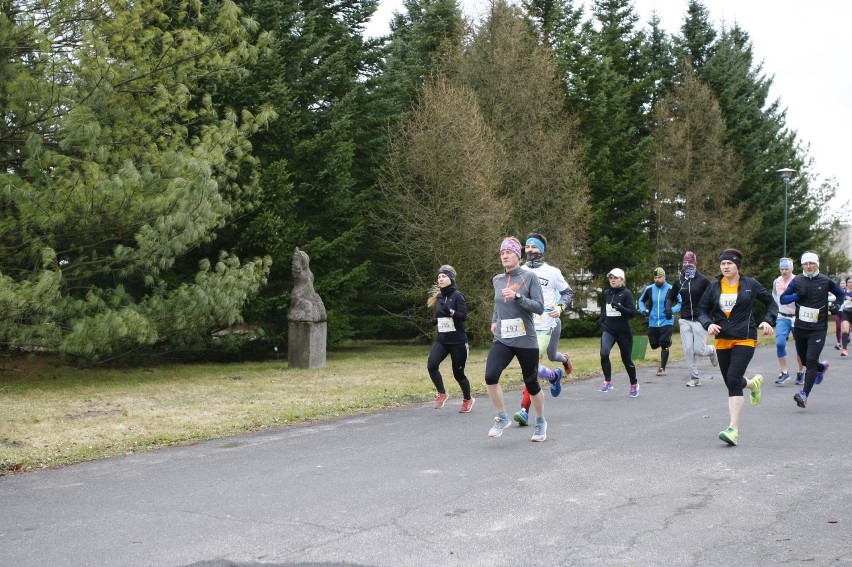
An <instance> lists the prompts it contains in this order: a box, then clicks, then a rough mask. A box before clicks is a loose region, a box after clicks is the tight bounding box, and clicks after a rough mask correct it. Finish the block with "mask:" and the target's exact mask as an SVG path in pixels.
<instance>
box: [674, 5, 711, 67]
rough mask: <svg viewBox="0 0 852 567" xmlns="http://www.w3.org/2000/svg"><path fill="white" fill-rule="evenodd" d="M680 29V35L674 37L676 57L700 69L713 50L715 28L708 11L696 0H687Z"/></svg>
mask: <svg viewBox="0 0 852 567" xmlns="http://www.w3.org/2000/svg"><path fill="white" fill-rule="evenodd" d="M680 31H681V34H682V35H681V36H676V37H675V38H674V46H675V47H674V49H675V53H676V56H677V58H678V59H679V60H681V61H689V62H690V63H691V64H692V66H693V68H695V69H701V68H702V67H704V65H705V64H707V60H708V59H710V57H711V56H712V55H713V53H714V51H715V42H716V30H715V29H714V28H713V24H712V23H710V12H709V11H708V10H707V8H706V7H705V6H704V5H703V4H702V3H701V2H698V0H689V5H688V6H687V8H686V17H685V18H684V21H683V25H682V26H681V27H680Z"/></svg>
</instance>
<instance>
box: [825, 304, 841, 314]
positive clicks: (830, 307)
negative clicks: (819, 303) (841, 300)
mask: <svg viewBox="0 0 852 567" xmlns="http://www.w3.org/2000/svg"><path fill="white" fill-rule="evenodd" d="M828 312H829V313H831V314H832V315H837V314H838V313H839V312H840V306H839V305H837V304H836V303H834V302H831V303H829V304H828Z"/></svg>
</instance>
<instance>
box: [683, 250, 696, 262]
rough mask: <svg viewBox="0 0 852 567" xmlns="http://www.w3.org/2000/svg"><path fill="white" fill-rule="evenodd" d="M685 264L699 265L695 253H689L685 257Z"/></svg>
mask: <svg viewBox="0 0 852 567" xmlns="http://www.w3.org/2000/svg"><path fill="white" fill-rule="evenodd" d="M683 263H684V264H692V265H693V266H697V265H698V258H697V257H696V256H695V252H689V251H688V252H687V253H686V254H684V255H683Z"/></svg>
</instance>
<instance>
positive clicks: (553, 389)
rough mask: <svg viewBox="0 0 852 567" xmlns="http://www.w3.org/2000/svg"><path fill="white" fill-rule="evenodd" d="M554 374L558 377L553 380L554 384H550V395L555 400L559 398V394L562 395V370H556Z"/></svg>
mask: <svg viewBox="0 0 852 567" xmlns="http://www.w3.org/2000/svg"><path fill="white" fill-rule="evenodd" d="M553 374H554V375H555V376H556V377H555V378H554V379H553V382H551V383H550V395H551V396H553V397H554V398H558V397H559V394H561V393H562V369H561V368H554V369H553Z"/></svg>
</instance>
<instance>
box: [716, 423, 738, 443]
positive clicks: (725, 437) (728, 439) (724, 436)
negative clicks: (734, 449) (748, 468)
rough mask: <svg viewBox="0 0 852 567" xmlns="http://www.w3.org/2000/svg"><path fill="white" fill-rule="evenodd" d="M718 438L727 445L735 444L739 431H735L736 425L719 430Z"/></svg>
mask: <svg viewBox="0 0 852 567" xmlns="http://www.w3.org/2000/svg"><path fill="white" fill-rule="evenodd" d="M719 439H721V440H722V441H724V442H725V443H727V444H728V445H733V446H736V445H737V443H739V441H740V432H739V431H737V428H736V427H729V428H727V429H726V430H724V431H720V432H719Z"/></svg>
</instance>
